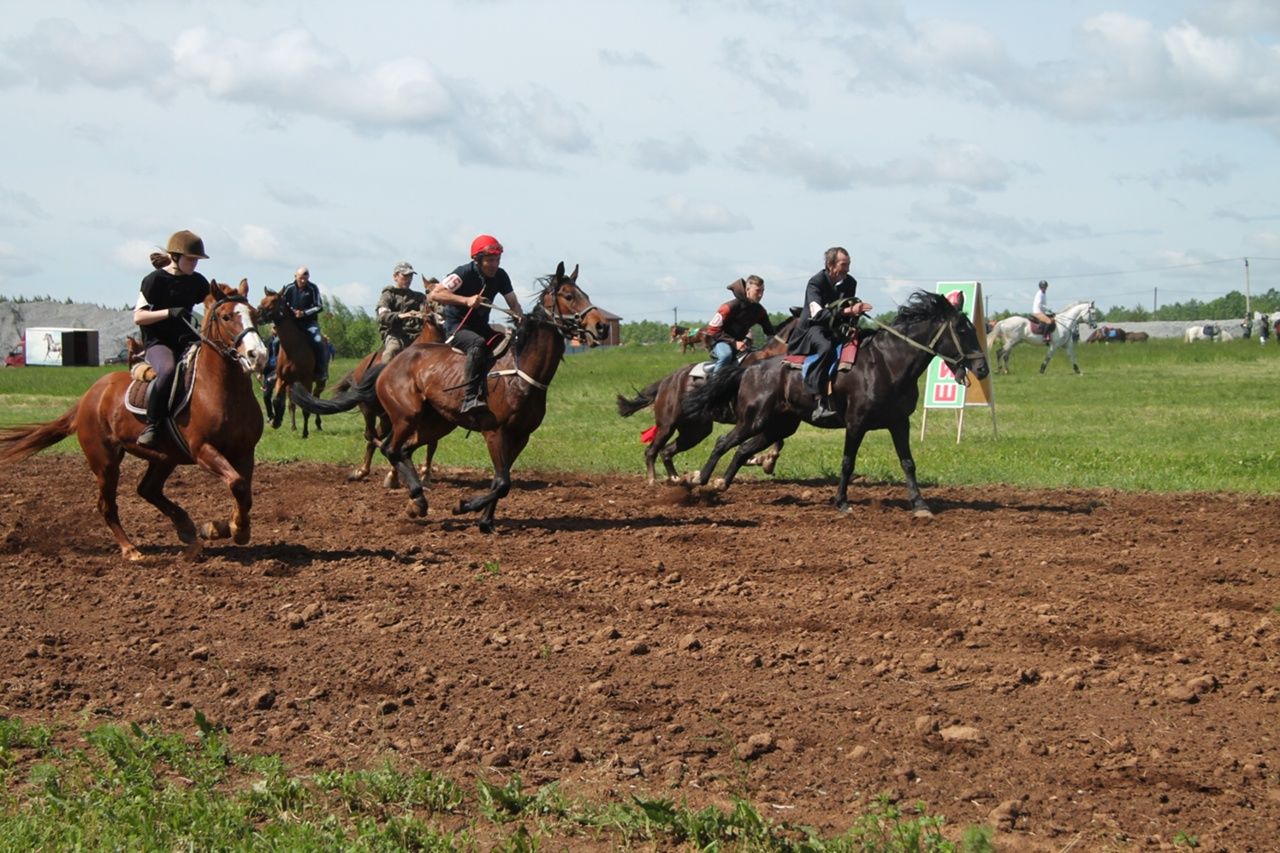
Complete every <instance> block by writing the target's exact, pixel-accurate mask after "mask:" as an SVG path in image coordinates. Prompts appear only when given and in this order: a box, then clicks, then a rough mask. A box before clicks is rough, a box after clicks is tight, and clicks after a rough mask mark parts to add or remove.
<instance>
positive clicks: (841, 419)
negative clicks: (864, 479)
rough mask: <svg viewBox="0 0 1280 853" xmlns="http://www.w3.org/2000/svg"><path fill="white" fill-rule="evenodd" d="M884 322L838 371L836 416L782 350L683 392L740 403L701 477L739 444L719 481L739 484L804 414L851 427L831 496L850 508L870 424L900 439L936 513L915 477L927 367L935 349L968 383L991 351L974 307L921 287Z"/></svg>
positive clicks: (915, 491) (712, 403)
mask: <svg viewBox="0 0 1280 853" xmlns="http://www.w3.org/2000/svg"><path fill="white" fill-rule="evenodd" d="M873 322H875V321H873ZM880 325H881V328H880V329H878V330H876V331H874V332H872V333H871V334H870V335H867V336H866V337H865V338H864V339H863V340H862V341H861V342H860V343H859V346H858V350H859V351H858V357H857V360H856V361H855V362H854V364H853V365H852V366H851V367H850V368H849V369H848V370H846V371H842V372H838V373H837V374H836V378H835V380H834V383H833V385H832V389H831V395H830V397H831V405H832V407H833V408H835V409H836V412H837V415H833V416H829V417H826V418H823V419H822V420H821V421H815V420H813V410H814V408H815V407H816V401H815V399H814V397H813V395H812V394H810V393H809V391H808V390H807V389H806V388H805V386H804V382H803V380H802V378H801V371H800V370H797V369H795V368H793V367H790V366H788V365H787V363H786V360H785V359H784V358H782V357H775V358H766V359H763V360H761V361H757V362H756V363H755V364H752V365H748V366H747V367H742V366H736V365H735V366H730V367H729V368H725V369H722V370H719V371H717V372H716V373H715V374H713V375H712V377H711V379H709V380H707V382H706V383H704V384H703V386H702V387H701V388H698V389H696V390H694V391H693V392H691V393H690V394H689V395H688V396H687V397H686V398H685V411H686V412H689V413H690V414H695V413H697V412H698V411H702V412H707V411H713V410H714V409H716V408H718V407H721V406H723V405H725V404H726V403H728V402H730V401H732V402H733V405H734V408H735V410H736V411H737V422H736V424H735V425H734V427H733V429H731V430H729V432H727V433H725V434H724V435H723V436H721V437H720V439H719V440H717V441H716V443H715V447H714V449H713V450H712V451H711V456H710V458H708V459H707V463H706V464H705V465H703V466H702V470H701V471H700V472H699V474H698V480H697V484H698V485H702V486H705V485H707V483H708V481H709V480H710V479H711V474H712V472H714V471H715V468H716V465H717V464H718V463H719V461H720V458H721V457H722V456H724V454H725V453H727V452H729V451H730V450H732V449H733V448H737V450H736V452H735V453H734V455H733V458H732V459H731V460H730V462H729V465H728V467H727V468H726V469H725V473H724V476H723V478H722V479H721V480H720V481H718V482H717V484H716V488H718V489H720V490H723V489H727V488H728V487H729V486H730V485H731V484H732V483H733V478H734V476H735V475H736V474H737V472H738V469H739V468H740V467H741V466H742V464H743V463H744V462H745V461H746V460H747V459H748V458H749V457H750V456H751V455H752V454H754V453H758V452H760V451H761V450H763V449H764V448H766V447H768V446H769V445H770V444H775V443H776V444H778V445H779V446H781V444H782V442H783V440H784V439H786V438H788V437H790V436H791V435H793V434H794V433H795V431H796V430H797V429H799V427H800V424H801V423H802V422H803V423H810V424H812V425H813V426H816V427H820V428H823V429H837V428H840V427H843V428H844V457H843V459H842V461H841V465H840V484H839V486H838V487H837V489H836V494H835V498H834V499H833V501H832V502H833V503H834V504H835V506H836V508H837V509H840V510H842V511H847V510H848V508H849V500H848V490H849V481H850V480H851V479H852V477H853V466H854V462H855V460H856V459H857V456H858V448H859V447H861V445H862V440H863V438H864V437H865V436H866V434H867V433H868V432H870V431H871V430H877V429H883V430H888V431H889V434H890V436H891V437H892V438H893V446H894V448H895V449H896V450H897V452H898V461H899V462H900V463H901V464H902V473H903V475H904V476H905V477H906V481H907V497H908V499H909V500H910V502H911V506H912V509H913V510H914V511H915V514H916V515H917V516H921V517H925V516H930V515H932V513H931V512H930V510H929V505H928V504H927V503H925V500H924V498H923V497H922V496H921V494H920V488H919V486H918V485H917V484H916V463H915V460H914V459H913V458H912V456H911V425H910V418H911V413H912V412H914V411H915V410H916V404H917V403H918V402H919V399H920V384H919V379H920V376H921V374H923V373H924V371H925V369H926V368H927V367H928V366H929V363H930V362H931V361H932V360H933V359H934V358H935V357H937V358H941V359H942V360H943V361H945V362H946V363H947V364H948V365H949V366H950V367H951V369H952V370H953V371H954V373H955V377H956V381H957V382H960V383H962V384H967V374H968V373H970V372H972V373H973V374H974V375H975V376H977V377H978V378H979V379H982V378H984V377H985V376H986V375H987V374H988V367H987V356H986V353H985V352H983V350H982V346H981V345H980V344H979V342H978V332H977V329H975V328H974V326H973V323H972V322H971V321H970V320H969V318H968V316H966V315H965V313H964V311H963V310H961V309H959V308H957V307H955V306H954V305H952V304H951V303H950V302H949V301H948V300H947V298H946V297H945V296H943V295H941V294H936V293H927V292H925V291H923V290H920V291H916V292H915V293H913V294H912V295H911V297H910V298H909V299H908V300H907V302H906V303H905V304H904V305H903V306H902V307H901V308H900V309H899V310H898V314H897V316H896V317H895V318H894V320H893V322H892V323H891V324H889V325H885V324H880Z"/></svg>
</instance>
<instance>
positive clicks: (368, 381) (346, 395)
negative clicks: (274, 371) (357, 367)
mask: <svg viewBox="0 0 1280 853" xmlns="http://www.w3.org/2000/svg"><path fill="white" fill-rule="evenodd" d="M383 367H384V365H381V364H375V365H374V366H373V367H371V368H370V369H369V371H368V372H367V373H366V374H365V375H364V376H362V377H360V381H359V382H357V383H356V384H355V385H352V386H351V387H350V388H349V389H348V390H346V391H344V392H343V393H341V394H339V395H338V396H336V397H333V398H331V399H328V400H322V399H320V398H319V397H316V396H315V395H313V394H312V393H311V392H310V391H308V390H307V387H306V386H305V385H303V384H302V383H301V382H295V383H293V385H292V387H290V388H289V396H291V397H293V402H295V403H297V404H298V405H299V406H300V407H302V410H303V411H306V412H310V413H311V414H313V415H336V414H337V413H338V412H349V411H351V410H352V409H354V408H355V407H356V406H359V405H360V404H361V403H367V404H374V405H376V404H377V402H378V389H377V388H376V387H375V386H376V385H377V382H378V376H379V375H381V374H382V368H383Z"/></svg>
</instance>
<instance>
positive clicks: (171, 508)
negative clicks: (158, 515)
mask: <svg viewBox="0 0 1280 853" xmlns="http://www.w3.org/2000/svg"><path fill="white" fill-rule="evenodd" d="M176 467H177V466H176V465H175V464H174V463H172V462H169V461H168V460H164V461H160V460H156V461H153V462H151V463H149V464H148V465H147V470H146V472H145V473H143V475H142V479H141V480H140V481H139V482H138V495H139V497H141V498H142V499H143V500H145V501H146V502H147V503H149V504H151V505H152V506H154V507H155V508H156V509H158V510H160V512H162V513H164V515H165V516H166V517H167V518H168V519H169V520H170V521H172V522H173V526H174V529H175V530H176V531H177V532H178V538H179V539H180V540H182V542H183V543H184V544H185V545H186V546H187V548H186V550H185V551H184V552H183V553H184V554H185V555H186V557H187V558H188V559H195V558H196V557H197V556H199V554H200V537H199V536H198V535H197V533H196V524H195V522H194V521H192V520H191V516H189V515H187V511H186V510H185V509H183V508H182V507H180V506H178V505H177V504H176V503H174V502H173V501H171V500H169V499H168V498H167V497H165V495H164V484H165V481H166V480H168V479H169V475H170V474H172V473H173V469H174V468H176Z"/></svg>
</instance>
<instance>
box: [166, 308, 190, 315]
mask: <svg viewBox="0 0 1280 853" xmlns="http://www.w3.org/2000/svg"><path fill="white" fill-rule="evenodd" d="M185 310H187V309H185V308H178V307H173V308H170V309H169V316H170V317H171V318H173V317H181V316H182V312H183V311H185Z"/></svg>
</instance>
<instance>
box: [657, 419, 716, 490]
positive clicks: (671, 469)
mask: <svg viewBox="0 0 1280 853" xmlns="http://www.w3.org/2000/svg"><path fill="white" fill-rule="evenodd" d="M711 428H712V422H711V421H709V420H708V421H686V422H684V423H682V424H680V425H679V427H678V430H679V432H677V433H676V440H675V442H674V443H668V444H667V446H666V448H665V449H664V450H663V452H662V465H663V467H664V468H666V470H667V478H668V480H670V481H671V482H676V481H678V480H679V479H680V475H679V473H677V472H676V464H675V457H676V454H677V453H684V452H685V451H686V450H689V449H690V448H692V447H697V446H698V445H699V444H701V443H702V440H703V439H705V438H706V437H707V436H709V435H711ZM668 438H670V435H669V434H668ZM650 472H651V473H652V468H650Z"/></svg>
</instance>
